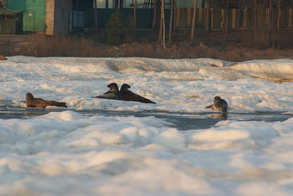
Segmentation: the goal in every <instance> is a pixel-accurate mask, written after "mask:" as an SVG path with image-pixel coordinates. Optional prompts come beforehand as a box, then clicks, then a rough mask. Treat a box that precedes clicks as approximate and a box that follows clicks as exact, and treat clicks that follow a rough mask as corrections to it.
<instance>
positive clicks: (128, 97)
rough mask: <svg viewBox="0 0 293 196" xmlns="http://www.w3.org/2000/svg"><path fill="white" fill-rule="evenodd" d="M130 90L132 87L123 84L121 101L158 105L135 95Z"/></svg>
mask: <svg viewBox="0 0 293 196" xmlns="http://www.w3.org/2000/svg"><path fill="white" fill-rule="evenodd" d="M129 88H131V86H130V85H128V84H123V85H122V86H121V88H120V93H121V99H122V100H123V101H138V102H142V103H153V104H156V102H153V101H151V100H149V99H147V98H144V97H142V96H140V95H137V94H135V93H133V92H132V91H130V90H128V89H129Z"/></svg>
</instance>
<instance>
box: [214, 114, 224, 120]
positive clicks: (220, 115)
mask: <svg viewBox="0 0 293 196" xmlns="http://www.w3.org/2000/svg"><path fill="white" fill-rule="evenodd" d="M212 118H213V119H222V120H227V113H224V114H213V115H212Z"/></svg>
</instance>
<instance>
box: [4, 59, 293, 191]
mask: <svg viewBox="0 0 293 196" xmlns="http://www.w3.org/2000/svg"><path fill="white" fill-rule="evenodd" d="M0 76H1V77H0V92H1V94H0V100H1V101H0V114H1V112H2V114H3V113H7V112H13V111H12V110H13V109H15V108H17V109H18V110H19V111H23V113H25V114H27V116H22V117H17V118H16V117H15V118H8V119H6V118H1V115H0V175H1V178H0V195H29V196H31V195H65V196H66V195H213V196H214V195H217V196H218V195H219V196H221V195H241V196H242V195H244V196H245V195H247V196H248V195H249V196H251V195H274V196H275V195H278V196H279V195H291V194H292V191H293V158H292V156H293V91H292V89H293V81H292V79H293V60H291V59H278V60H252V61H244V62H240V63H237V64H234V63H233V62H227V61H223V60H217V59H205V58H202V59H172V60H170V59H168V60H167V59H150V58H63V57H62V58H60V57H58V58H57V57H50V58H35V57H24V56H15V57H8V60H7V61H1V62H0ZM282 80H283V81H288V82H274V81H282ZM112 82H116V83H117V84H118V85H119V87H120V86H121V85H122V84H123V83H127V84H129V85H130V86H131V89H130V90H131V91H133V92H135V93H137V94H139V95H142V96H144V97H146V98H148V99H150V100H152V101H155V102H157V103H158V104H144V103H139V102H125V101H118V100H105V99H96V98H92V97H93V96H97V95H101V94H103V93H104V92H106V91H108V88H107V85H108V84H109V83H112ZM27 92H31V93H32V94H33V95H34V96H35V97H40V98H43V99H46V100H56V101H63V102H66V103H67V106H68V108H67V109H64V108H57V107H52V106H51V107H47V108H46V109H45V110H44V109H33V111H34V114H35V115H33V116H30V115H29V112H30V110H29V109H26V108H25V94H26V93H27ZM215 96H220V97H221V98H223V99H225V100H226V101H227V102H228V104H229V110H228V114H227V119H225V120H220V121H219V122H218V123H216V124H215V125H214V126H212V127H210V128H207V129H197V128H196V127H197V126H196V125H194V128H189V129H187V130H182V129H181V127H180V126H176V125H174V124H172V123H171V122H170V121H168V120H167V119H165V118H157V117H155V116H154V115H151V114H152V113H156V112H157V113H165V114H166V115H168V116H169V117H171V118H172V117H173V116H174V118H176V116H184V115H191V116H192V115H196V114H206V113H210V116H211V118H212V116H213V117H215V118H217V115H218V116H219V115H221V113H220V112H216V111H212V110H211V109H205V107H206V106H208V105H210V104H212V103H213V99H214V97H215ZM7 103H9V104H7ZM44 111H45V112H44ZM103 112H108V113H107V115H106V113H103ZM109 112H110V113H109ZM111 112H112V113H111ZM127 112H132V113H144V114H150V115H144V116H140V117H139V116H135V115H123V114H125V113H127ZM258 112H263V113H266V112H267V113H274V112H277V113H278V114H283V115H287V116H288V119H287V120H285V121H272V122H269V121H251V120H250V121H244V119H243V118H242V117H241V115H239V114H244V115H246V114H254V113H258ZM37 113H42V114H43V115H36V114H37ZM88 114H90V115H88Z"/></svg>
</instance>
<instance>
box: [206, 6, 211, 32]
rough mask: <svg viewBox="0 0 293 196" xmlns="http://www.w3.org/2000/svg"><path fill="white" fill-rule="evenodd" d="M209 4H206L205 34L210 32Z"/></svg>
mask: <svg viewBox="0 0 293 196" xmlns="http://www.w3.org/2000/svg"><path fill="white" fill-rule="evenodd" d="M210 5H211V3H210V2H208V3H207V11H206V32H209V31H210V30H211V11H210V7H211V6H210Z"/></svg>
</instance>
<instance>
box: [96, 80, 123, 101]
mask: <svg viewBox="0 0 293 196" xmlns="http://www.w3.org/2000/svg"><path fill="white" fill-rule="evenodd" d="M107 87H108V88H109V89H110V90H109V91H107V92H105V93H104V94H103V95H99V96H96V97H93V98H101V99H118V100H121V95H120V91H119V89H118V85H117V84H116V83H111V84H108V86H107Z"/></svg>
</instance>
